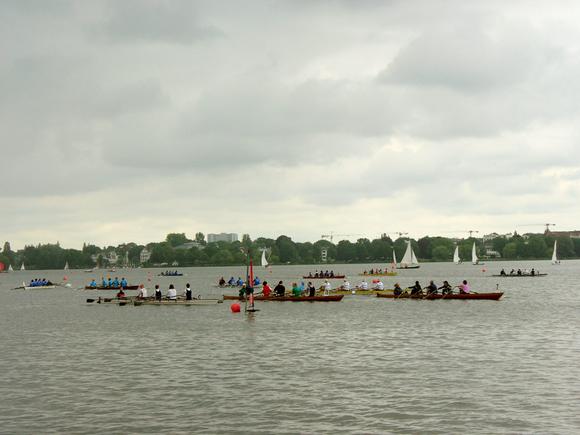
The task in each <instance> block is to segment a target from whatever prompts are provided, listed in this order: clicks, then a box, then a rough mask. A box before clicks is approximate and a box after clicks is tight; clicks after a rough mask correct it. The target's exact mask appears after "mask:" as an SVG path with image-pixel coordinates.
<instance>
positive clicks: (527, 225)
mask: <svg viewBox="0 0 580 435" xmlns="http://www.w3.org/2000/svg"><path fill="white" fill-rule="evenodd" d="M538 225H545V226H546V233H549V232H550V227H554V226H556V224H525V225H519V226H520V227H536V226H538Z"/></svg>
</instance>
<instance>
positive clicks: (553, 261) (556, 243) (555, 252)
mask: <svg viewBox="0 0 580 435" xmlns="http://www.w3.org/2000/svg"><path fill="white" fill-rule="evenodd" d="M552 264H560V260H558V241H557V240H554V252H553V253H552Z"/></svg>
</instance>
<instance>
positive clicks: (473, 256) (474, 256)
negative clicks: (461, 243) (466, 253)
mask: <svg viewBox="0 0 580 435" xmlns="http://www.w3.org/2000/svg"><path fill="white" fill-rule="evenodd" d="M471 264H473V265H474V266H476V265H478V264H483V263H480V262H479V258H477V250H476V249H475V242H473V247H472V248H471Z"/></svg>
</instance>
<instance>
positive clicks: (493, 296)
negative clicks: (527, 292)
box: [377, 292, 503, 301]
mask: <svg viewBox="0 0 580 435" xmlns="http://www.w3.org/2000/svg"><path fill="white" fill-rule="evenodd" d="M502 296H503V292H497V293H455V294H451V295H411V294H410V293H403V294H401V295H399V296H395V295H394V294H392V293H386V294H383V293H377V297H378V298H390V299H426V300H429V301H432V300H435V299H478V300H488V301H497V300H499V298H501V297H502Z"/></svg>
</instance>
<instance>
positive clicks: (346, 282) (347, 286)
mask: <svg viewBox="0 0 580 435" xmlns="http://www.w3.org/2000/svg"><path fill="white" fill-rule="evenodd" d="M342 289H343V290H350V282H348V281H347V280H346V279H345V280H344V282H343V283H342Z"/></svg>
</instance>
